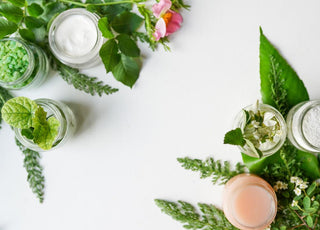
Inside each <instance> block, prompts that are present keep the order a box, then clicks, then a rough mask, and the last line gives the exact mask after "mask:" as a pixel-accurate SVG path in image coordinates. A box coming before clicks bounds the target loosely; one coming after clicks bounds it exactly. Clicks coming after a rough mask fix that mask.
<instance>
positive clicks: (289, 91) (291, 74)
mask: <svg viewBox="0 0 320 230" xmlns="http://www.w3.org/2000/svg"><path fill="white" fill-rule="evenodd" d="M260 32H261V33H260V79H261V95H262V101H263V103H265V104H269V105H272V106H274V107H275V108H277V109H278V110H279V111H280V112H281V113H282V115H284V116H286V114H287V112H288V111H289V109H290V108H291V107H293V106H294V105H296V104H298V103H299V102H302V101H306V100H309V95H308V92H307V90H306V88H305V86H304V84H303V82H302V81H301V79H300V78H299V77H298V75H297V73H296V72H295V71H294V70H293V68H292V67H291V66H290V65H289V64H288V62H287V61H286V60H285V59H284V58H283V57H282V56H281V54H280V53H279V52H278V50H277V49H276V48H275V47H274V46H273V45H272V44H271V43H270V42H269V40H268V39H267V38H266V37H265V35H264V34H263V32H262V30H260Z"/></svg>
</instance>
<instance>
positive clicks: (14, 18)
mask: <svg viewBox="0 0 320 230" xmlns="http://www.w3.org/2000/svg"><path fill="white" fill-rule="evenodd" d="M0 14H1V15H3V16H4V17H5V18H7V19H8V20H9V21H11V22H14V23H19V22H20V21H21V19H22V17H23V11H22V10H21V8H20V7H17V6H14V5H12V4H11V3H3V2H2V3H0Z"/></svg>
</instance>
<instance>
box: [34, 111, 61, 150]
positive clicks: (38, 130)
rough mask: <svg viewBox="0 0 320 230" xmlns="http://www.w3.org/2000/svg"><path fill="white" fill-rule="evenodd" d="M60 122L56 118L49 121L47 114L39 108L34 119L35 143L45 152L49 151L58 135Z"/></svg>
mask: <svg viewBox="0 0 320 230" xmlns="http://www.w3.org/2000/svg"><path fill="white" fill-rule="evenodd" d="M59 126H60V122H59V121H58V120H57V119H56V118H55V117H50V118H49V119H48V120H47V113H46V112H45V111H44V110H43V108H42V107H40V106H39V107H38V109H37V111H36V112H35V116H34V118H33V127H34V130H33V133H32V134H33V136H34V138H33V141H34V143H36V144H37V145H38V146H39V147H40V148H42V149H43V150H49V149H51V148H52V145H53V143H54V141H55V138H56V136H57V135H58V131H59Z"/></svg>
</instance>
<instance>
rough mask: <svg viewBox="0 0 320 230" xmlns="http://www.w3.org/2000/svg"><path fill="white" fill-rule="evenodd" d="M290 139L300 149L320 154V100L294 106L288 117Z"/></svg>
mask: <svg viewBox="0 0 320 230" xmlns="http://www.w3.org/2000/svg"><path fill="white" fill-rule="evenodd" d="M287 126H288V139H289V140H290V142H291V143H292V144H293V145H294V146H295V147H296V148H298V149H300V150H302V151H305V152H311V153H319V152H320V100H314V101H305V102H301V103H299V104H297V105H296V106H294V107H293V108H292V109H291V110H290V111H289V113H288V116H287Z"/></svg>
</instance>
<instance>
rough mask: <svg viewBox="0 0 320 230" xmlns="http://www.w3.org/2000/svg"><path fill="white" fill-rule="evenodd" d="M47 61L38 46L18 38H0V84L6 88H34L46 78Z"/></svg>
mask: <svg viewBox="0 0 320 230" xmlns="http://www.w3.org/2000/svg"><path fill="white" fill-rule="evenodd" d="M48 72H49V61H48V58H47V55H46V54H45V52H44V51H43V50H42V49H41V48H40V47H38V46H36V45H34V44H32V43H30V42H28V41H25V40H22V39H20V38H5V39H2V40H0V85H1V86H2V87H4V88H7V89H25V88H36V87H38V86H40V85H41V84H42V83H43V82H44V80H45V79H46V78H47V76H48Z"/></svg>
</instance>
